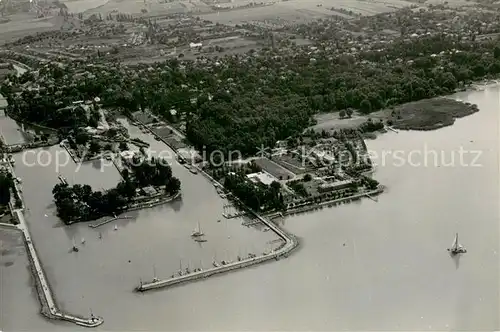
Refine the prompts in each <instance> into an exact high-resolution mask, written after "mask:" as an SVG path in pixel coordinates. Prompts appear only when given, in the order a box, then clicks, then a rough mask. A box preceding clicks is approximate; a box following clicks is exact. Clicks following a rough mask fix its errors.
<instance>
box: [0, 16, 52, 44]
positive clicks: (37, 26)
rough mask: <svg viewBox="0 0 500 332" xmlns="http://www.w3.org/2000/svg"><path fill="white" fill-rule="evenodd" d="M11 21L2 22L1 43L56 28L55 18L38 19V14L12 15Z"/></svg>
mask: <svg viewBox="0 0 500 332" xmlns="http://www.w3.org/2000/svg"><path fill="white" fill-rule="evenodd" d="M9 19H10V21H9V22H7V23H2V24H0V44H3V43H5V42H9V41H11V40H13V39H17V38H22V37H24V36H28V35H31V34H35V33H37V32H43V31H48V30H52V29H54V26H55V25H57V23H56V22H55V20H54V19H38V18H36V14H29V13H26V14H18V15H10V16H9Z"/></svg>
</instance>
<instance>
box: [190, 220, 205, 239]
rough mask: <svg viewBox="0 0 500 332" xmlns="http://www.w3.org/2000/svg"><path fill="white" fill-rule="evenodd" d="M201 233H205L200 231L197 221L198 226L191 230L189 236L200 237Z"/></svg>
mask: <svg viewBox="0 0 500 332" xmlns="http://www.w3.org/2000/svg"><path fill="white" fill-rule="evenodd" d="M203 235H205V234H204V233H203V232H202V231H201V228H200V223H199V222H198V228H197V229H195V230H194V231H193V233H191V236H192V237H200V236H203Z"/></svg>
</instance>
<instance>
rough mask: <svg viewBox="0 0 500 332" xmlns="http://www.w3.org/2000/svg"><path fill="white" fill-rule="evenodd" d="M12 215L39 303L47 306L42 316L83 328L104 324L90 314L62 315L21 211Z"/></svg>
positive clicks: (100, 319)
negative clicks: (37, 287) (37, 293)
mask: <svg viewBox="0 0 500 332" xmlns="http://www.w3.org/2000/svg"><path fill="white" fill-rule="evenodd" d="M12 215H13V216H14V218H16V219H17V221H18V222H19V224H18V225H16V226H15V227H16V228H17V229H18V230H20V231H21V232H22V233H23V237H24V242H25V244H26V248H27V253H28V257H29V259H30V262H31V264H32V268H33V274H34V277H35V279H36V282H37V284H38V285H39V288H40V289H39V296H40V301H41V302H42V303H46V304H47V306H48V308H47V309H48V312H45V313H44V314H45V315H46V316H47V317H49V318H52V319H60V320H65V321H68V322H72V323H74V324H77V325H80V326H84V327H96V326H99V325H101V324H102V323H103V322H104V320H103V319H102V318H101V317H97V316H94V315H93V314H91V315H90V317H88V318H82V317H77V316H73V315H70V314H66V313H63V312H62V311H61V310H59V309H58V308H57V306H56V303H55V300H54V296H53V295H52V292H51V290H50V286H49V282H48V280H47V278H46V276H45V273H44V272H43V268H42V263H41V262H40V260H39V258H38V254H37V252H36V250H35V246H34V245H33V242H32V241H31V235H30V232H29V230H28V225H27V223H26V221H25V219H24V214H23V211H22V210H21V209H16V210H13V211H12Z"/></svg>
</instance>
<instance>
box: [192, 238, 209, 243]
mask: <svg viewBox="0 0 500 332" xmlns="http://www.w3.org/2000/svg"><path fill="white" fill-rule="evenodd" d="M194 240H195V241H196V242H200V243H203V242H207V240H205V239H202V238H196V239H194Z"/></svg>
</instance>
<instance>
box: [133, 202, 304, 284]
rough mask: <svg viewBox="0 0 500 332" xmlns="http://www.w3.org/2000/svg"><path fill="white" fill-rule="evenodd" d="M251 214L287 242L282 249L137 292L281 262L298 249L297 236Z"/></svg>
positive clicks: (163, 281) (164, 282)
mask: <svg viewBox="0 0 500 332" xmlns="http://www.w3.org/2000/svg"><path fill="white" fill-rule="evenodd" d="M251 213H252V214H254V216H255V217H256V218H258V219H259V220H260V221H261V222H262V223H264V224H265V225H267V227H269V229H271V230H272V231H273V232H275V233H276V234H277V235H278V236H279V237H280V238H281V239H282V240H283V241H285V243H284V245H283V246H281V248H279V249H278V250H276V251H273V252H271V253H269V254H267V255H261V256H257V257H251V258H247V259H244V260H241V261H238V262H234V263H229V264H226V265H222V266H218V267H214V268H211V269H207V270H202V271H198V272H193V273H190V274H186V275H182V276H178V277H173V278H170V279H165V280H153V281H151V282H147V283H142V282H141V284H140V285H139V286H138V287H136V291H139V292H145V291H149V290H153V289H158V288H165V287H172V286H176V285H180V284H183V283H187V282H193V281H198V280H202V279H205V278H208V277H211V276H213V275H217V274H222V273H227V272H230V271H234V270H239V269H242V268H245V267H249V266H252V265H256V264H261V263H264V262H267V261H270V260H272V259H275V260H279V259H280V258H281V257H286V256H288V254H290V252H292V251H293V250H294V249H296V248H297V247H298V245H299V242H298V240H297V238H296V237H295V236H293V235H292V234H289V233H287V232H286V231H285V230H283V229H281V228H279V227H278V226H277V225H275V224H274V223H273V222H271V221H269V220H267V219H265V218H263V217H261V216H260V215H258V214H257V213H255V212H254V211H251Z"/></svg>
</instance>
